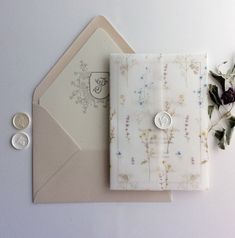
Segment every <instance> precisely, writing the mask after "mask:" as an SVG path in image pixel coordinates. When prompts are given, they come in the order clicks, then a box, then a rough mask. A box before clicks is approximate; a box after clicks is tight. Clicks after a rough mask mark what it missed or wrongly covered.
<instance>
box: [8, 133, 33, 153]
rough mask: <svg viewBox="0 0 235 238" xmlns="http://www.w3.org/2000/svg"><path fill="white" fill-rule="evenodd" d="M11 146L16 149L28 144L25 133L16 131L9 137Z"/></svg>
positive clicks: (23, 147)
mask: <svg viewBox="0 0 235 238" xmlns="http://www.w3.org/2000/svg"><path fill="white" fill-rule="evenodd" d="M11 144H12V146H13V147H14V148H15V149H17V150H22V149H25V148H26V147H27V146H28V145H29V137H28V135H27V134H26V133H24V132H20V133H16V134H14V135H13V136H12V138H11Z"/></svg>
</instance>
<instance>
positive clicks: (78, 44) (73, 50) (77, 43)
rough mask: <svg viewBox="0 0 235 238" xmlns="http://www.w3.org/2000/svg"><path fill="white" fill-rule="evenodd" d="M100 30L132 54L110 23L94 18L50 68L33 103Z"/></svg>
mask: <svg viewBox="0 0 235 238" xmlns="http://www.w3.org/2000/svg"><path fill="white" fill-rule="evenodd" d="M98 28H102V29H103V30H105V31H106V32H107V33H108V34H109V36H110V37H111V38H112V39H113V40H114V42H115V43H116V44H117V45H118V46H119V47H120V48H121V49H122V50H123V52H126V53H134V50H133V49H132V48H131V47H130V46H129V44H127V42H126V41H125V40H124V38H123V37H122V36H121V35H120V34H119V33H118V32H117V30H116V29H115V28H114V27H113V26H112V25H111V23H110V22H109V21H108V20H107V19H106V18H105V17H103V16H97V17H95V18H94V19H93V20H92V21H91V22H90V23H89V24H88V25H87V26H86V28H85V29H84V30H83V31H82V32H81V33H80V34H79V36H78V37H77V38H76V39H75V40H74V42H73V43H72V44H71V46H70V47H69V48H68V49H67V50H66V51H65V53H64V54H63V55H62V56H61V58H60V59H59V60H58V61H57V62H56V64H55V65H54V66H53V67H52V69H51V70H50V71H49V73H48V74H47V75H46V77H45V78H44V80H42V82H41V83H40V84H39V85H38V86H37V87H36V89H35V91H34V95H33V102H34V103H37V104H38V100H39V98H40V97H41V96H42V94H43V93H44V92H45V91H46V90H47V88H48V87H49V86H50V85H51V84H52V83H53V81H54V80H55V79H56V78H57V76H58V75H59V74H60V73H61V72H62V71H63V69H64V68H65V67H66V65H67V64H68V63H69V62H70V61H71V60H72V58H73V57H74V56H75V55H76V54H77V52H78V51H79V50H80V49H81V48H82V46H83V45H84V44H85V43H86V42H87V40H88V39H89V38H90V37H91V35H92V34H93V33H94V32H95V31H96V30H97V29H98Z"/></svg>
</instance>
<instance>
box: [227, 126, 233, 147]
mask: <svg viewBox="0 0 235 238" xmlns="http://www.w3.org/2000/svg"><path fill="white" fill-rule="evenodd" d="M232 133H233V128H230V127H228V128H227V131H226V142H227V144H228V145H229V144H230V141H231V137H232Z"/></svg>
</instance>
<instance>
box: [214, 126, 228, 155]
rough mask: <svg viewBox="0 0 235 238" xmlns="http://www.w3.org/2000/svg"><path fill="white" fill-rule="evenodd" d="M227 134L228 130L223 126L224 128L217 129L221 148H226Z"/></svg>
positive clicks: (216, 134) (216, 132) (216, 135)
mask: <svg viewBox="0 0 235 238" xmlns="http://www.w3.org/2000/svg"><path fill="white" fill-rule="evenodd" d="M225 134H226V130H225V129H224V128H223V129H222V130H216V131H215V137H216V138H217V139H218V140H219V143H218V146H219V148H220V149H222V150H224V149H225Z"/></svg>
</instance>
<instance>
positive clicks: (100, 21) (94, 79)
mask: <svg viewBox="0 0 235 238" xmlns="http://www.w3.org/2000/svg"><path fill="white" fill-rule="evenodd" d="M111 53H134V51H133V49H132V48H131V47H130V46H129V45H128V44H127V43H126V42H125V40H124V39H123V38H122V37H121V35H120V34H119V33H118V32H117V31H116V30H115V29H114V28H113V27H112V25H111V24H110V23H109V22H108V21H107V20H106V19H105V18H104V17H102V16H98V17H96V18H95V19H94V20H92V21H91V22H90V23H89V24H88V26H87V27H86V28H85V29H84V30H83V31H82V33H81V34H80V35H79V36H78V38H77V39H76V40H75V41H74V42H73V43H72V45H71V46H70V47H69V49H68V50H67V51H66V52H65V53H64V55H63V56H62V57H61V58H60V59H59V61H58V62H57V63H56V64H55V66H54V67H53V68H52V69H51V70H50V72H49V73H48V74H47V76H46V77H45V78H44V79H43V81H42V82H41V83H40V84H39V85H38V86H37V88H36V90H35V93H34V96H33V200H34V202H35V203H58V202H60V203H61V202H168V201H170V200H171V194H170V192H156V191H155V192H153V191H148V192H139V191H128V192H127V191H111V190H110V185H109V167H110V165H109V75H110V73H109V56H110V54H111Z"/></svg>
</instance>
